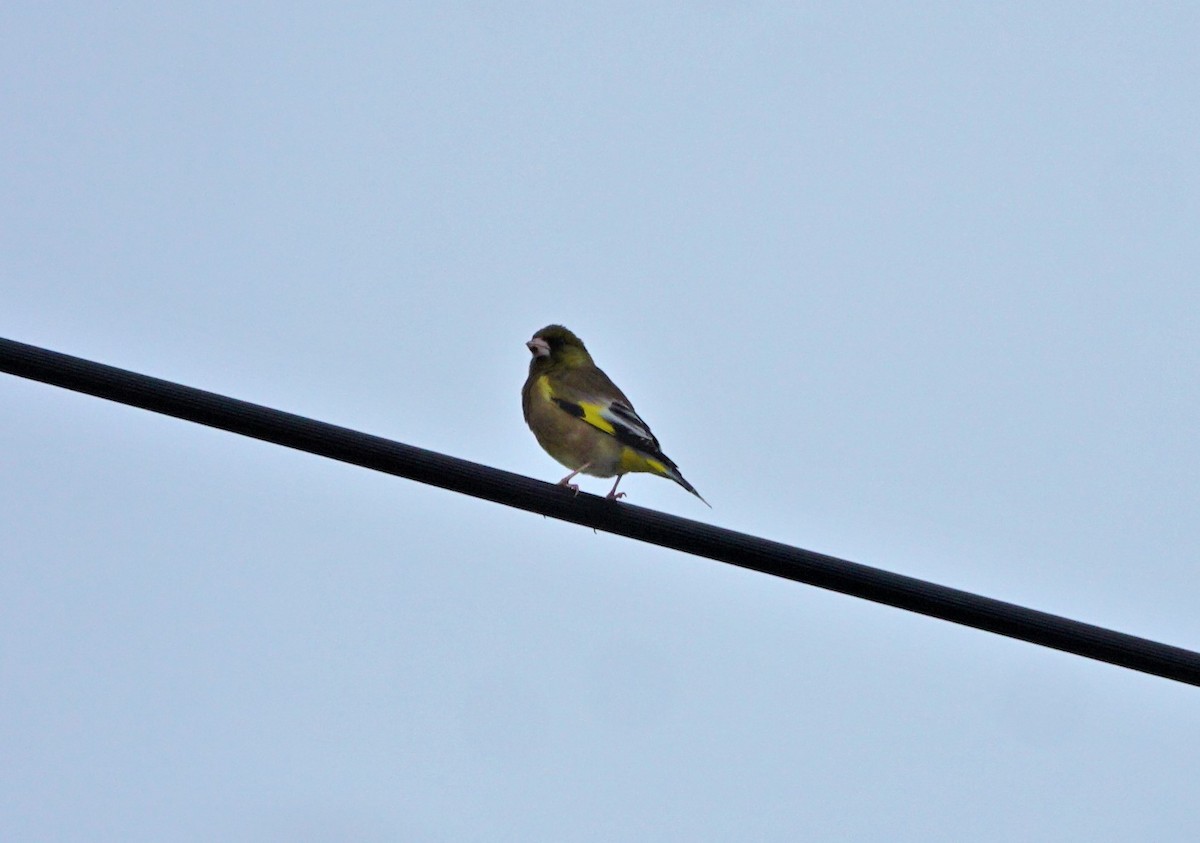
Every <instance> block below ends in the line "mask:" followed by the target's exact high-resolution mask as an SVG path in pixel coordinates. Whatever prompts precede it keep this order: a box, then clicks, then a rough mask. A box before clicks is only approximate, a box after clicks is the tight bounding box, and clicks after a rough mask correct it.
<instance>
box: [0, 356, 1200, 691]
mask: <svg viewBox="0 0 1200 843" xmlns="http://www.w3.org/2000/svg"><path fill="white" fill-rule="evenodd" d="M0 371H4V372H8V373H9V374H13V375H18V376H20V377H24V378H30V379H31V380H36V381H42V382H43V383H48V384H53V385H55V386H61V387H63V388H65V389H72V390H75V391H77V392H83V393H86V394H88V395H95V396H97V397H100V398H106V399H108V400H110V401H118V402H120V403H122V404H129V405H130V406H133V407H141V408H142V409H144V410H152V411H153V412H156V413H163V414H165V415H168V416H175V417H176V418H180V419H186V420H187V421H193V422H197V423H199V424H204V425H208V426H210V427H216V428H220V429H221V430H228V431H230V432H231V433H240V434H242V435H243V436H252V437H254V438H255V439H262V440H264V441H266V442H274V443H275V444H277V445H285V446H287V447H289V448H296V449H297V450H301V451H307V452H309V453H311V454H318V455H320V456H323V457H330V458H331V459H335V460H341V461H342V462H348V463H352V464H353V465H359V466H362V467H363V468H370V469H374V470H375V471H382V472H385V473H387V474H394V475H396V476H397V477H407V478H408V479H410V480H416V481H418V482H421V483H428V484H430V485H433V486H440V487H441V488H443V489H450V490H452V491H455V492H462V493H463V494H467V495H473V496H474V497H477V498H483V499H485V500H490V501H495V502H496V503H502V504H506V505H507V506H513V507H516V508H518V509H524V510H527V511H529V512H537V513H541V514H542V515H547V516H550V517H552V518H558V519H561V520H563V521H570V522H572V523H575V524H582V525H584V526H587V527H592V528H594V529H597V530H604V531H606V532H609V533H615V534H617V535H621V536H627V537H629V538H633V539H638V540H640V541H645V542H650V543H652V544H657V545H661V546H663V547H669V548H672V549H674V550H681V551H683V552H685V553H691V554H695V555H696V556H704V557H707V558H709V559H715V560H718V561H720V562H728V563H730V564H732V565H739V566H741V567H743V568H749V569H751V570H754V571H761V572H762V573H765V574H773V575H775V576H777V577H783V578H784V579H789V580H795V581H796V582H802V583H807V584H809V585H815V586H819V587H821V588H827V589H830V590H832V591H838V592H841V593H843V594H849V595H852V596H854V597H862V598H865V599H867V600H873V601H875V602H876V603H885V604H887V605H889V606H896V607H898V608H900V609H907V610H908V611H910V612H919V613H920V614H923V615H929V616H930V617H935V618H941V619H942V620H947V621H953V622H954V623H959V624H963V625H965V626H971V627H975V628H976V629H982V630H986V631H988V632H995V633H998V634H1000V635H1007V636H1009V637H1010V638H1018V639H1020V640H1022V641H1029V642H1030V643H1033V644H1040V645H1042V646H1044V647H1053V648H1054V649H1057V650H1063V651H1065V652H1068V653H1074V654H1076V655H1079V656H1085V657H1087V658H1090V659H1097V660H1099V661H1103V662H1109V663H1110V664H1115V665H1119V666H1121V667H1127V668H1130V669H1131V670H1140V671H1142V672H1144V673H1151V674H1155V675H1157V676H1163V677H1166V678H1167V679H1174V680H1176V681H1179V682H1186V683H1188V684H1190V685H1200V653H1195V652H1192V651H1190V650H1184V649H1182V648H1179V647H1172V646H1170V645H1168V644H1160V643H1158V642H1156V641H1149V640H1147V639H1145V638H1138V637H1136V636H1133V635H1126V634H1125V633H1122V632H1115V631H1113V630H1110V629H1104V628H1103V627H1099V626H1093V625H1091V624H1086V623H1080V622H1079V621H1073V620H1069V619H1067V618H1062V617H1058V616H1057V615H1050V614H1047V613H1045V612H1038V611H1035V610H1033V609H1027V608H1025V607H1023V606H1017V605H1014V604H1012V603H1005V602H1002V601H1000V600H993V599H991V598H988V597H981V596H979V595H977V594H971V593H970V592H966V591H959V590H958V589H954V588H947V587H946V586H942V585H935V584H933V583H929V582H925V581H923V580H918V579H914V578H912V577H905V576H901V575H900V574H893V573H890V572H888V571H882V570H880V569H878V568H870V567H867V566H866V565H859V564H857V563H854V562H848V561H846V560H844V559H837V558H835V557H832V556H825V555H824V554H821V553H814V552H812V551H810V550H801V549H799V548H795V547H790V546H788V545H785V544H780V543H778V542H773V541H768V540H766V539H761V538H758V537H756V536H750V535H747V534H745V533H737V532H734V531H732V530H726V529H722V528H720V527H713V526H711V525H708V524H703V523H701V522H699V521H690V520H688V519H686V518H678V517H676V516H673V515H666V514H664V513H661V512H656V511H654V510H650V509H643V508H642V507H639V506H633V505H631V504H627V503H614V502H613V501H609V500H605V499H604V498H600V497H597V496H595V495H589V494H579V495H572V494H571V493H570V492H568V491H567V490H565V489H563V488H562V487H561V486H557V485H554V484H551V483H545V482H542V481H540V480H533V479H531V478H529V477H523V476H521V475H519V474H512V473H510V472H507V471H501V470H499V469H496V468H490V467H488V466H485V465H479V464H478V463H473V462H468V461H466V460H460V459H457V458H455V457H448V456H445V455H444V454H438V453H435V452H433V451H426V450H424V449H422V448H414V447H413V446H411V445H403V444H401V443H399V442H393V441H391V440H389V439H383V438H381V437H379V436H371V435H368V434H366V433H359V432H358V431H355V430H349V429H347V428H344V427H337V426H336V425H332V424H326V423H324V422H319V421H314V420H313V419H307V418H304V417H303V416H296V415H292V414H291V413H284V412H281V411H279V410H272V409H270V408H269V407H262V406H259V405H257V404H250V403H248V402H245V401H238V400H237V399H234V398H228V397H226V396H224V395H217V394H215V393H212V392H205V391H203V390H199V389H193V388H191V387H188V386H182V385H180V384H177V383H171V382H170V381H164V380H159V379H158V378H152V377H148V376H146V375H139V374H137V373H136V372H129V371H126V370H124V369H117V368H114V367H112V366H105V365H103V364H101V363H93V362H91V361H89V360H83V359H80V358H78V357H71V356H69V355H66V354H59V353H58V352H55V351H48V350H46V349H43V348H38V347H36V346H31V345H25V344H24V343H19V342H14V341H12V340H7V339H3V338H0Z"/></svg>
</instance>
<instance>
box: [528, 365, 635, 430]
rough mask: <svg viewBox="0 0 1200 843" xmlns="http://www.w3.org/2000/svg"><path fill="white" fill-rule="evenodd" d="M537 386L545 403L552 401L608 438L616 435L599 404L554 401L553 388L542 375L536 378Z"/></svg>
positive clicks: (548, 380)
mask: <svg viewBox="0 0 1200 843" xmlns="http://www.w3.org/2000/svg"><path fill="white" fill-rule="evenodd" d="M537 386H538V391H539V392H540V393H541V394H542V397H543V398H545V399H546V400H547V401H554V402H555V403H557V404H558V405H559V406H560V407H562V408H563V409H564V410H566V411H567V412H569V413H570V414H571V415H573V416H575V417H576V418H579V419H582V420H583V421H585V422H587V423H588V424H590V425H591V426H592V427H594V428H596V429H597V430H603V431H604V432H605V433H607V434H609V435H610V436H615V435H616V433H617V429H616V428H615V427H613V424H612V422H610V421H609V420H608V419H606V418H604V415H603V411H604V408H603V407H601V406H600V405H599V404H589V403H588V402H586V401H566V400H558V399H556V398H555V397H554V387H552V386H551V385H550V379H549V378H548V377H546V376H545V375H542V376H541V377H540V378H538V381H537Z"/></svg>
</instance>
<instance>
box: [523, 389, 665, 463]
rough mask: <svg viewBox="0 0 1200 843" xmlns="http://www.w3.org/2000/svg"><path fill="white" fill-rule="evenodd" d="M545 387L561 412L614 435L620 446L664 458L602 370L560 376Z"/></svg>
mask: <svg viewBox="0 0 1200 843" xmlns="http://www.w3.org/2000/svg"><path fill="white" fill-rule="evenodd" d="M548 386H549V393H548V394H547V396H546V397H547V398H549V399H550V400H551V401H552V402H554V404H555V405H556V406H557V407H558V408H559V409H560V410H562V411H563V412H565V413H567V414H568V415H571V416H574V417H575V418H577V419H580V420H582V421H584V422H587V423H588V424H590V425H591V426H592V427H594V428H596V429H597V430H602V431H604V432H605V433H607V434H609V435H610V436H613V437H615V438H616V440H617V441H618V442H620V443H621V444H623V445H628V446H629V447H631V448H636V449H637V450H639V451H642V452H644V453H647V454H652V455H654V456H656V457H659V458H661V459H664V460H665V457H663V454H662V448H661V446H660V445H659V444H658V439H656V438H655V437H654V434H653V433H651V432H650V426H649V425H648V424H646V422H644V421H643V420H642V417H641V416H639V415H638V414H637V411H636V410H634V409H633V405H632V404H630V403H629V399H628V398H626V397H625V395H624V394H623V393H622V392H621V390H619V389H618V388H617V387H616V385H615V384H614V383H613V382H612V381H611V380H609V379H608V376H607V375H605V374H604V372H602V371H600V370H599V369H593V370H591V371H590V372H588V373H586V376H583V377H567V378H562V379H559V380H557V381H556V382H550V383H549V384H548Z"/></svg>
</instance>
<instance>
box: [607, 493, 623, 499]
mask: <svg viewBox="0 0 1200 843" xmlns="http://www.w3.org/2000/svg"><path fill="white" fill-rule="evenodd" d="M623 497H625V493H624V492H609V493H608V494H607V495H605V496H604V498H605V500H610V501H619V500H620V499H621V498H623Z"/></svg>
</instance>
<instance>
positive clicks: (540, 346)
mask: <svg viewBox="0 0 1200 843" xmlns="http://www.w3.org/2000/svg"><path fill="white" fill-rule="evenodd" d="M525 347H526V348H528V349H529V351H530V353H531V354H532V355H533V356H534V357H535V358H537V357H549V356H550V343H548V342H546V341H545V340H544V339H542V338H541V337H534V338H533V339H531V340H530V341H529V342H527V343H525Z"/></svg>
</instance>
